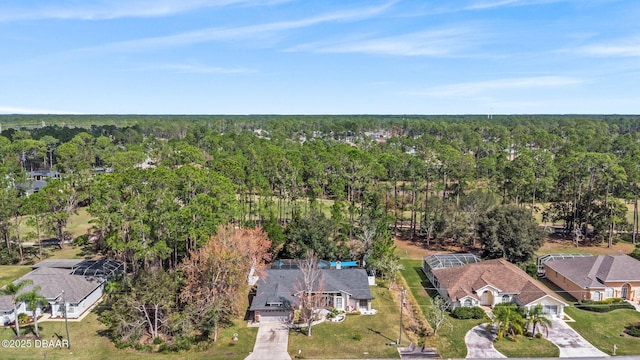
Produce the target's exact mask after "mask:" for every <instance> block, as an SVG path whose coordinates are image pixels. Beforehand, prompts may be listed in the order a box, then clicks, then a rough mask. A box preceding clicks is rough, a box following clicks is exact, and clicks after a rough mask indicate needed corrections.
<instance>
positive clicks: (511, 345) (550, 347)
mask: <svg viewBox="0 0 640 360" xmlns="http://www.w3.org/2000/svg"><path fill="white" fill-rule="evenodd" d="M493 346H494V347H495V348H496V350H498V351H499V352H501V353H502V354H503V355H505V356H506V357H509V358H530V357H538V358H542V357H558V356H560V349H559V348H558V347H557V346H556V345H554V344H553V343H552V342H551V341H549V340H547V339H544V338H541V339H536V338H533V339H532V338H527V337H524V336H519V337H518V339H517V341H511V340H509V339H502V340H500V341H496V342H494V343H493Z"/></svg>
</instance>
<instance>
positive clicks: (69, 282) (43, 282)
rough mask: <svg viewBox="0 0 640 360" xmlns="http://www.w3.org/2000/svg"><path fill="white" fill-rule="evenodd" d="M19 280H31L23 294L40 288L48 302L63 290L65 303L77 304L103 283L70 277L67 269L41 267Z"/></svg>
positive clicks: (101, 279) (91, 278) (85, 278)
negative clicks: (35, 287) (36, 287)
mask: <svg viewBox="0 0 640 360" xmlns="http://www.w3.org/2000/svg"><path fill="white" fill-rule="evenodd" d="M20 280H31V281H33V285H27V286H25V288H24V292H28V291H31V289H32V288H33V286H36V285H37V286H40V294H41V295H42V296H44V297H46V298H47V299H49V300H54V299H57V298H58V297H59V296H60V294H61V293H62V290H64V297H65V301H67V302H70V303H77V302H80V301H81V300H82V299H84V298H85V297H86V296H87V295H89V294H90V293H91V292H93V290H95V289H96V288H97V287H99V286H100V285H102V284H103V283H104V282H105V279H103V278H95V277H85V276H79V275H71V274H70V271H69V269H59V268H49V267H41V268H38V269H35V270H34V271H32V272H30V273H28V274H26V275H24V276H23V277H21V278H20V279H19V280H18V281H20Z"/></svg>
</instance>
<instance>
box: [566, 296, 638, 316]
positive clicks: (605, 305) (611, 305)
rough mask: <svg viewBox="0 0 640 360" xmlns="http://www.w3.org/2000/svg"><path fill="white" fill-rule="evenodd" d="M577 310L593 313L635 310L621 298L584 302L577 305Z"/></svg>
mask: <svg viewBox="0 0 640 360" xmlns="http://www.w3.org/2000/svg"><path fill="white" fill-rule="evenodd" d="M576 308H577V309H581V310H587V311H593V312H601V313H602V312H609V311H613V310H617V309H631V310H635V308H634V307H633V305H631V304H629V303H628V302H626V301H624V299H620V298H609V299H606V300H599V301H593V300H584V301H581V302H579V303H577V304H576Z"/></svg>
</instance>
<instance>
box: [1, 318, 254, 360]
mask: <svg viewBox="0 0 640 360" xmlns="http://www.w3.org/2000/svg"><path fill="white" fill-rule="evenodd" d="M38 325H39V327H40V335H41V336H42V339H46V340H52V339H53V340H55V339H57V337H56V335H60V336H63V337H64V338H66V329H65V324H64V321H55V322H53V321H48V322H41V323H38ZM104 330H105V326H104V325H103V324H102V323H100V322H99V321H98V318H97V315H96V314H94V313H91V314H89V315H88V316H87V317H86V318H85V319H84V320H82V321H81V322H69V335H70V338H71V348H70V349H66V348H49V349H44V348H42V347H38V348H37V347H36V346H35V342H34V341H33V340H32V341H31V346H30V347H28V348H14V349H8V348H7V347H4V348H3V349H2V358H4V359H7V358H10V359H18V360H19V359H34V358H40V357H43V356H45V353H46V356H45V358H47V359H52V360H55V359H131V360H133V359H157V358H160V359H180V360H187V359H202V358H207V359H214V360H216V359H220V360H222V359H228V360H236V359H237V360H240V359H244V358H245V357H246V356H247V355H248V354H249V352H250V351H252V350H253V344H254V342H255V338H256V334H257V328H248V327H247V326H246V323H244V322H242V321H239V322H237V323H236V324H235V326H234V327H232V328H229V329H225V330H224V331H222V333H221V334H220V339H219V341H218V342H217V343H216V344H214V345H213V346H211V347H210V348H208V349H205V350H202V351H195V350H192V351H186V352H180V353H167V354H159V353H146V352H138V351H134V350H132V349H117V348H116V347H115V345H114V344H113V343H112V342H111V340H109V339H108V338H107V337H106V336H103V335H102V334H103V332H104ZM234 333H237V334H238V338H239V341H238V342H237V344H235V345H234V344H231V338H232V336H233V334H234ZM13 336H14V331H13V329H12V328H0V340H9V339H13Z"/></svg>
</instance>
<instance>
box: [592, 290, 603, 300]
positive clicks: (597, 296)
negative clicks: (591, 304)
mask: <svg viewBox="0 0 640 360" xmlns="http://www.w3.org/2000/svg"><path fill="white" fill-rule="evenodd" d="M592 300H593V301H600V300H602V297H601V296H600V291H594V292H593V299H592Z"/></svg>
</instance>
